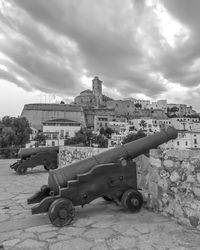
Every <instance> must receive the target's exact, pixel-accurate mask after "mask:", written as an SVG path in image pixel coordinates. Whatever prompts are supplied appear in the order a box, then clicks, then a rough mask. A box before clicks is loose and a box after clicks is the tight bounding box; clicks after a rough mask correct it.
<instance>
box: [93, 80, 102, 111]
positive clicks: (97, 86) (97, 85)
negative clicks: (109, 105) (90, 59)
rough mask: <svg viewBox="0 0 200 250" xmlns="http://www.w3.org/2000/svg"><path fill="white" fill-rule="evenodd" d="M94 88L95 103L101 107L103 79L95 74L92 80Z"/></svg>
mask: <svg viewBox="0 0 200 250" xmlns="http://www.w3.org/2000/svg"><path fill="white" fill-rule="evenodd" d="M92 90H93V95H94V99H95V105H96V106H97V107H99V106H101V105H102V81H101V80H99V78H98V76H95V77H94V79H93V80H92Z"/></svg>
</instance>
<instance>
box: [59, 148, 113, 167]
mask: <svg viewBox="0 0 200 250" xmlns="http://www.w3.org/2000/svg"><path fill="white" fill-rule="evenodd" d="M105 150H108V148H92V147H70V146H61V147H60V148H59V167H65V166H67V165H69V164H71V163H73V162H76V161H80V160H83V159H85V158H87V157H90V156H92V155H96V154H99V153H101V152H103V151H105Z"/></svg>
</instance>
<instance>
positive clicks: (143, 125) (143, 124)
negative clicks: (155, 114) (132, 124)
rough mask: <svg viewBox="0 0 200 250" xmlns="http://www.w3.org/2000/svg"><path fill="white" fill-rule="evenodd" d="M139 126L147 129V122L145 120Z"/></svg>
mask: <svg viewBox="0 0 200 250" xmlns="http://www.w3.org/2000/svg"><path fill="white" fill-rule="evenodd" d="M139 125H140V127H142V128H143V130H144V129H145V128H146V127H147V123H146V122H145V120H141V121H140V124H139Z"/></svg>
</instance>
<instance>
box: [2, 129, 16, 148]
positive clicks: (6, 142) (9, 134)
mask: <svg viewBox="0 0 200 250" xmlns="http://www.w3.org/2000/svg"><path fill="white" fill-rule="evenodd" d="M15 140H16V135H15V131H14V130H13V129H12V128H11V127H4V128H3V129H2V132H1V147H9V146H12V145H14V142H15Z"/></svg>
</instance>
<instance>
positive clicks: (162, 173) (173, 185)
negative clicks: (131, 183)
mask: <svg viewBox="0 0 200 250" xmlns="http://www.w3.org/2000/svg"><path fill="white" fill-rule="evenodd" d="M136 164H137V166H138V168H137V169H138V187H139V188H141V189H142V192H143V194H144V197H145V206H146V207H148V208H151V209H153V210H154V211H157V212H160V213H162V214H164V215H167V216H171V217H174V218H176V220H177V221H178V222H180V223H184V224H187V225H190V226H192V227H195V228H198V229H200V221H199V220H200V151H199V150H195V151H192V150H175V149H173V150H172V149H171V150H161V149H156V150H151V151H150V158H147V157H145V156H144V155H142V156H139V157H138V158H137V159H136Z"/></svg>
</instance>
